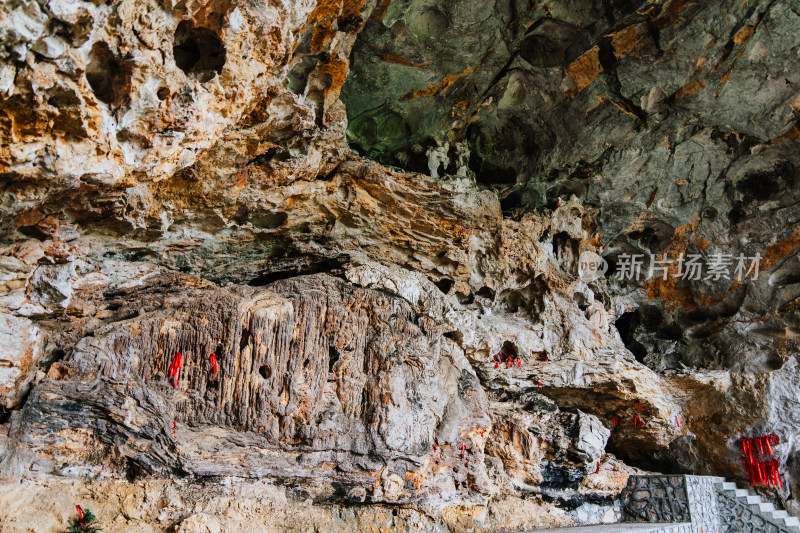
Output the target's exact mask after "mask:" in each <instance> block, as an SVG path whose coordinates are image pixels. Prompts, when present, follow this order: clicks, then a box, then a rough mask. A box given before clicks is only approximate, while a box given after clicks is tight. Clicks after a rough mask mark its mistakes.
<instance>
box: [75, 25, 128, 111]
mask: <svg viewBox="0 0 800 533" xmlns="http://www.w3.org/2000/svg"><path fill="white" fill-rule="evenodd" d="M132 70H133V69H132V67H131V65H128V64H126V63H123V62H121V61H119V60H118V59H117V58H116V57H114V53H113V52H112V51H111V48H109V46H108V44H106V43H104V42H102V41H99V42H96V43H94V44H93V45H92V49H91V51H90V52H89V64H88V65H86V81H88V82H89V86H90V87H91V88H92V91H93V92H94V95H95V96H96V97H97V99H98V100H100V101H101V102H104V103H106V104H114V105H120V104H122V103H123V100H124V99H125V98H127V96H128V93H129V92H130V89H131V87H130V80H131V72H132Z"/></svg>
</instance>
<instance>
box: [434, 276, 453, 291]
mask: <svg viewBox="0 0 800 533" xmlns="http://www.w3.org/2000/svg"><path fill="white" fill-rule="evenodd" d="M453 283H454V281H453V280H452V279H448V278H442V279H440V280H439V281H434V282H433V284H434V285H436V288H437V289H439V290H440V291H442V294H447V293H448V292H450V289H452V288H453Z"/></svg>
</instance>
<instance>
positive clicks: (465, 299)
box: [456, 292, 475, 305]
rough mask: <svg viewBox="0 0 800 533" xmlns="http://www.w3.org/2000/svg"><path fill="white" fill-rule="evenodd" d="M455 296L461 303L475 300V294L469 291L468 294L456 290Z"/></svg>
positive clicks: (469, 302)
mask: <svg viewBox="0 0 800 533" xmlns="http://www.w3.org/2000/svg"><path fill="white" fill-rule="evenodd" d="M456 296H457V297H458V303H460V304H461V305H469V304H471V303H473V302H474V301H475V296H474V295H473V294H472V293H471V292H470V293H469V294H464V293H463V292H457V293H456Z"/></svg>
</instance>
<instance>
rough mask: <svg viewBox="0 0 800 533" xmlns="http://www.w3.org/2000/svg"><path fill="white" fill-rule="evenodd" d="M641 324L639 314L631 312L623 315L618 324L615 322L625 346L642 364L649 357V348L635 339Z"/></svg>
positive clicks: (617, 321)
mask: <svg viewBox="0 0 800 533" xmlns="http://www.w3.org/2000/svg"><path fill="white" fill-rule="evenodd" d="M640 322H641V320H640V316H639V313H637V312H636V311H630V312H627V313H622V315H621V316H620V317H619V318H618V319H617V320H616V322H614V325H615V326H617V331H619V336H620V338H621V339H622V342H623V343H624V344H625V347H626V348H627V349H629V350H630V351H631V353H633V355H634V357H636V360H637V361H639V362H640V363H641V362H643V361H644V358H645V356H646V355H647V348H645V347H644V346H643V345H642V344H641V343H640V342H639V341H637V340H636V338H635V337H634V333H635V332H636V328H637V327H638V326H639V324H640Z"/></svg>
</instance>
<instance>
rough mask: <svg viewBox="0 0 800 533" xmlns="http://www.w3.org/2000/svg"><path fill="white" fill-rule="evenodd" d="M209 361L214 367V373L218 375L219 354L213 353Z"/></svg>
mask: <svg viewBox="0 0 800 533" xmlns="http://www.w3.org/2000/svg"><path fill="white" fill-rule="evenodd" d="M209 359H210V360H211V365H212V366H213V368H214V373H215V374H216V373H217V354H215V353H212V354H211V357H209Z"/></svg>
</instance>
